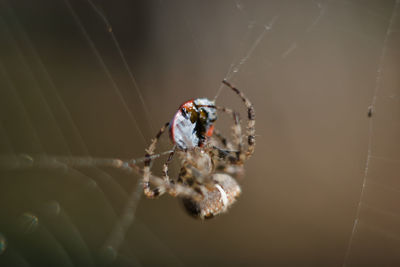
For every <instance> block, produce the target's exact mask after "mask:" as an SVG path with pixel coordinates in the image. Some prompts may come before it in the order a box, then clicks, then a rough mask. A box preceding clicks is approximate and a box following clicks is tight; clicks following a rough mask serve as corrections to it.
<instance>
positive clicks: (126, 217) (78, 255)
mask: <svg viewBox="0 0 400 267" xmlns="http://www.w3.org/2000/svg"><path fill="white" fill-rule="evenodd" d="M0 4H1V6H0V36H1V37H0V47H1V49H0V51H2V52H0V88H1V89H0V94H1V95H0V108H1V124H0V155H2V158H1V162H0V165H1V167H0V169H1V172H0V190H1V192H0V208H1V210H2V213H1V215H0V265H3V264H4V265H17V264H18V263H19V264H20V265H24V264H25V265H33V266H43V265H46V264H47V265H48V264H51V265H57V266H59V265H60V266H73V265H78V266H90V265H107V264H110V265H113V266H141V265H145V266H147V265H159V264H161V263H162V264H164V265H172V266H182V265H199V266H203V265H221V264H240V263H243V264H247V265H249V264H250V265H256V264H258V265H266V264H270V265H274V264H286V265H324V266H325V265H333V266H340V265H345V266H352V265H360V264H366V263H368V264H375V265H381V264H386V265H398V264H399V262H400V258H399V256H398V255H400V254H399V253H398V249H399V245H400V242H399V240H400V237H399V233H398V227H396V226H397V225H398V220H399V218H400V211H399V210H398V208H397V205H396V203H397V202H398V201H397V198H398V195H399V193H398V191H399V190H400V186H399V182H398V178H399V173H400V172H399V167H398V166H400V164H399V163H400V148H399V146H398V145H397V143H398V142H397V137H398V136H399V129H400V125H399V122H400V118H399V116H398V115H399V114H400V113H399V110H398V108H399V104H400V103H399V97H398V95H399V92H398V91H399V89H398V88H399V80H398V79H399V78H398V75H397V74H398V70H399V68H398V67H399V65H398V64H399V58H398V55H399V49H398V47H400V46H399V44H398V40H399V38H398V36H399V34H398V33H399V29H400V25H399V21H400V19H399V15H398V13H399V1H385V2H382V1H368V2H361V1H339V0H337V1H333V0H332V1H302V2H293V1H279V2H278V1H275V2H274V1H240V0H236V1H223V2H222V1H221V2H217V3H204V2H202V1H189V2H187V1H146V2H142V3H133V2H131V1H121V2H117V3H115V2H113V3H111V2H109V1H94V0H88V1H74V0H60V1H47V0H46V1H45V0H43V1H36V3H35V5H34V6H33V4H32V3H31V2H30V1H23V0H19V1H5V0H3V1H1V2H0ZM223 78H226V79H228V80H229V81H231V82H232V83H234V84H235V85H236V86H237V87H238V88H240V89H241V90H242V91H243V92H244V93H245V94H246V95H247V96H249V98H250V99H252V100H253V103H254V105H255V108H256V112H257V134H258V137H257V147H256V154H255V156H254V157H253V158H252V159H251V160H250V161H249V162H248V163H247V164H246V171H247V175H246V179H245V180H243V181H240V182H241V184H242V185H243V192H244V193H243V196H241V198H240V199H239V202H238V203H237V204H236V205H235V207H234V208H233V209H232V210H231V211H230V212H229V213H228V214H227V215H224V216H221V217H218V218H216V219H213V220H211V221H207V222H204V223H202V222H199V221H195V220H193V219H192V218H190V217H188V216H187V215H186V214H185V213H184V211H183V210H182V209H181V207H180V205H179V204H178V203H177V201H176V199H172V198H170V197H162V198H161V199H159V200H146V199H142V200H140V199H141V186H140V185H139V183H140V179H139V178H140V177H139V176H138V175H132V173H127V172H124V171H121V170H117V169H115V168H110V167H109V166H107V165H109V163H110V162H112V160H113V159H115V158H122V159H131V158H140V157H141V156H142V155H143V151H144V149H145V148H146V147H147V145H148V143H149V141H150V139H151V138H152V137H153V135H154V134H155V133H156V132H157V130H158V129H157V128H158V127H160V126H161V125H163V124H164V123H165V122H166V121H168V120H169V119H170V118H171V116H172V114H173V112H174V111H175V109H176V107H177V106H178V105H179V104H180V103H182V102H184V101H186V100H187V99H191V98H196V97H208V98H211V99H212V98H213V97H215V99H216V100H217V102H218V104H219V105H222V106H228V107H231V108H234V109H235V110H236V109H237V110H241V111H242V110H243V111H244V109H243V107H242V103H241V102H240V100H239V99H237V97H236V96H235V95H233V94H230V93H229V91H228V90H225V89H223V87H222V86H219V84H220V82H221V80H222V79H223ZM367 113H370V115H371V117H368V116H367ZM245 116H246V114H245V113H243V118H245ZM221 117H222V118H221V119H220V120H219V121H218V124H217V127H218V128H219V129H222V130H223V132H224V133H225V134H226V135H228V136H229V130H230V126H231V121H230V120H229V119H226V118H224V117H223V116H221ZM158 147H159V148H158V150H159V151H168V149H170V144H169V143H168V140H167V138H164V139H163V140H161V142H160V144H159V145H158ZM61 158H62V159H65V161H62V160H61ZM65 162H68V163H69V164H64V163H65ZM71 162H73V164H72V163H71ZM104 162H106V163H107V164H104ZM160 162H161V163H160ZM40 164H42V165H43V166H41V167H40V168H37V166H38V165H40ZM157 164H162V160H160V161H158V160H157V161H156V164H155V166H154V167H153V169H154V170H157V169H159V166H157ZM35 166H36V167H35ZM174 169H175V172H176V169H177V166H175V168H172V170H171V172H172V173H173V172H174ZM139 200H140V202H139ZM155 255H156V256H155Z"/></svg>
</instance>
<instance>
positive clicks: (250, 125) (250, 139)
mask: <svg viewBox="0 0 400 267" xmlns="http://www.w3.org/2000/svg"><path fill="white" fill-rule="evenodd" d="M222 83H223V84H225V85H226V86H228V87H229V88H231V89H232V90H233V91H234V92H235V93H236V94H237V95H238V96H239V97H240V98H241V99H242V101H243V103H244V104H245V106H246V108H247V117H248V121H247V144H248V148H247V151H246V153H245V157H246V159H247V158H249V157H251V155H252V154H253V153H254V148H255V144H256V137H255V133H256V130H255V124H256V113H255V111H254V107H253V104H251V102H250V100H249V99H248V98H247V97H246V96H245V95H244V94H243V93H242V92H241V91H240V90H239V89H237V88H236V87H234V86H232V85H231V84H230V83H229V82H227V81H226V80H223V81H222Z"/></svg>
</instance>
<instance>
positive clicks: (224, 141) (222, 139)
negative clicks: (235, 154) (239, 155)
mask: <svg viewBox="0 0 400 267" xmlns="http://www.w3.org/2000/svg"><path fill="white" fill-rule="evenodd" d="M213 136H215V137H216V138H217V139H218V140H219V141H220V142H221V144H222V146H223V149H228V150H233V146H232V144H231V143H230V142H229V141H228V139H226V138H225V136H223V135H222V133H221V132H220V131H218V129H215V130H214V133H213Z"/></svg>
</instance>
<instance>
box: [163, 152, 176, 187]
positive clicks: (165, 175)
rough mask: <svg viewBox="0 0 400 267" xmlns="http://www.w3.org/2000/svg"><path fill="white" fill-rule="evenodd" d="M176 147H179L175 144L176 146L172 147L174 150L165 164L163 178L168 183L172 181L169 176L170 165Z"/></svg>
mask: <svg viewBox="0 0 400 267" xmlns="http://www.w3.org/2000/svg"><path fill="white" fill-rule="evenodd" d="M176 149H177V147H176V146H174V148H173V149H172V152H171V153H169V155H168V159H167V160H166V161H165V163H164V166H163V175H162V178H163V180H164V182H165V183H167V184H169V183H170V180H169V176H168V165H169V164H170V163H171V161H172V158H173V157H174V154H175V151H176Z"/></svg>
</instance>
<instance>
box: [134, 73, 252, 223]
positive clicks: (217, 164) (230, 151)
mask: <svg viewBox="0 0 400 267" xmlns="http://www.w3.org/2000/svg"><path fill="white" fill-rule="evenodd" d="M223 84H225V85H226V86H228V87H229V88H230V89H232V91H233V92H235V93H236V94H237V95H238V96H239V97H240V98H241V100H242V101H243V103H244V105H245V106H246V108H247V113H248V120H247V127H246V128H247V134H246V142H247V149H244V145H245V144H244V141H243V136H242V129H241V125H240V118H239V113H237V112H236V111H234V110H231V109H228V108H225V107H219V106H216V105H215V103H214V101H211V100H209V99H207V98H198V99H194V100H189V101H187V102H185V103H184V104H182V105H181V106H180V107H179V109H178V111H177V112H176V113H175V115H174V117H173V119H172V120H171V122H168V123H166V124H165V125H164V126H163V127H161V129H160V131H159V132H158V133H157V135H156V137H155V138H154V139H152V141H151V144H150V146H149V147H148V148H147V149H146V155H145V161H144V167H143V170H142V171H141V173H142V174H143V189H144V194H145V195H146V196H147V197H148V198H156V197H158V196H160V195H162V194H164V193H168V194H170V195H171V196H174V197H179V198H181V199H182V201H183V205H184V207H185V208H186V210H187V212H188V213H189V214H190V215H192V216H194V217H196V218H200V219H208V218H212V217H214V216H215V215H218V214H220V213H223V212H225V211H226V210H227V209H228V208H229V207H230V206H231V205H232V204H233V203H234V202H235V201H236V198H237V197H238V196H239V195H240V193H241V188H240V186H239V184H238V183H237V181H236V179H235V178H239V177H241V176H243V173H244V167H243V164H244V162H245V161H246V160H247V159H248V158H249V157H250V156H251V155H252V154H253V152H254V148H255V111H254V107H253V105H252V104H251V102H250V101H249V99H248V98H247V97H246V96H245V95H244V94H243V93H242V92H241V91H239V89H237V88H235V87H234V86H232V85H231V84H230V83H229V82H227V81H225V80H224V81H223ZM217 110H219V111H222V112H225V113H227V114H229V115H231V116H232V118H233V122H234V124H233V126H232V130H233V142H232V143H231V142H229V141H228V140H227V139H226V138H225V137H223V135H222V134H221V133H220V132H219V131H218V130H215V129H214V122H215V121H216V119H217ZM167 129H168V131H169V135H170V139H171V140H172V143H173V144H174V146H173V148H172V151H171V152H170V153H169V156H168V158H167V160H166V162H165V163H164V165H163V170H162V177H161V178H159V177H154V176H153V175H152V173H151V163H152V159H153V158H154V151H155V148H156V144H157V142H158V140H159V138H160V137H161V135H162V134H163V133H164V132H165V131H166V130H167ZM218 145H222V147H219V146H218ZM175 154H178V155H179V158H180V160H181V164H182V167H181V169H180V172H179V175H178V178H177V179H175V180H174V179H170V177H169V175H168V165H169V164H170V163H171V161H172V159H173V156H174V155H175ZM150 182H151V183H150ZM150 184H151V185H150Z"/></svg>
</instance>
